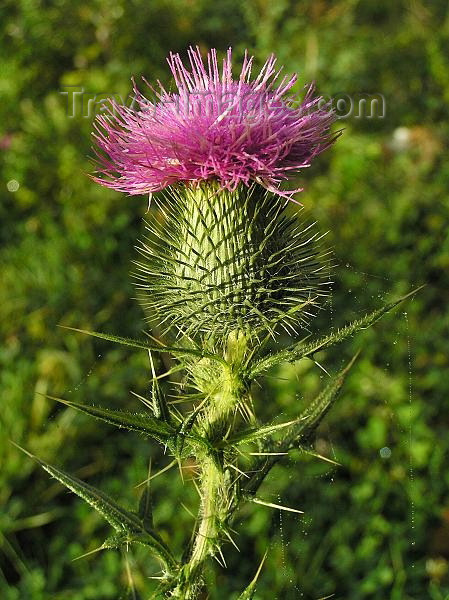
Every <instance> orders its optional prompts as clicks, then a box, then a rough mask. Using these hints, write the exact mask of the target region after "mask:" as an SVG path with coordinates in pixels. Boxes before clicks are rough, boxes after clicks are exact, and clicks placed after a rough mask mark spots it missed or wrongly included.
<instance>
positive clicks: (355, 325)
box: [248, 286, 424, 378]
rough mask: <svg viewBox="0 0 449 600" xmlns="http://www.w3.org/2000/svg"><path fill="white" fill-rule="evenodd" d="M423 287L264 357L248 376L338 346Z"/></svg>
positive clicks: (254, 375) (253, 375) (251, 376)
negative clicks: (329, 331)
mask: <svg viewBox="0 0 449 600" xmlns="http://www.w3.org/2000/svg"><path fill="white" fill-rule="evenodd" d="M423 287H424V286H420V287H419V288H416V289H415V290H412V291H411V292H409V293H408V294H406V295H405V296H402V297H401V298H398V299H397V300H394V301H393V302H389V303H388V304H385V305H384V306H382V307H381V308H378V309H377V310H375V311H373V312H371V313H368V314H366V315H365V316H364V317H362V318H361V319H356V320H355V321H352V322H351V323H349V324H348V325H345V326H344V327H342V328H341V329H339V330H338V331H336V332H334V333H330V334H329V335H326V336H324V337H321V338H318V339H316V340H313V341H312V342H309V343H307V344H304V343H299V344H293V345H292V346H289V347H287V348H284V350H280V351H279V352H276V353H274V354H271V355H269V356H266V357H265V358H263V359H261V360H259V361H258V362H256V363H255V364H254V365H253V367H252V368H250V370H249V373H248V376H249V377H250V378H254V377H256V376H257V375H260V374H261V373H263V372H264V371H266V370H267V369H270V368H271V367H274V366H275V365H278V364H281V363H283V362H294V361H297V360H300V359H302V358H308V357H311V356H313V355H314V354H316V353H317V352H319V351H321V350H325V349H326V348H329V347H330V346H333V345H334V344H338V343H340V342H342V341H343V340H345V339H346V338H348V337H351V336H352V335H354V333H356V332H357V331H360V330H362V329H368V327H370V326H371V325H373V324H374V323H375V322H376V321H378V320H379V319H380V318H381V317H383V315H385V314H386V313H387V312H389V311H390V310H392V309H393V308H395V307H396V306H398V304H400V303H401V302H404V300H407V298H410V297H411V296H413V295H415V294H416V293H417V292H418V291H419V290H421V289H422V288H423Z"/></svg>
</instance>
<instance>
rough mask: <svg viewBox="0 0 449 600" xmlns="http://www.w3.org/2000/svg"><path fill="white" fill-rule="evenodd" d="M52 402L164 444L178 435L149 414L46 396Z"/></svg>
mask: <svg viewBox="0 0 449 600" xmlns="http://www.w3.org/2000/svg"><path fill="white" fill-rule="evenodd" d="M46 397H47V398H49V399H50V400H55V401H56V402H60V403H61V404H65V406H69V407H70V408H74V409H75V410H78V411H80V412H83V413H85V414H87V415H90V416H91V417H95V418H96V419H100V420H101V421H105V422H106V423H109V424H110V425H115V426H116V427H120V428H124V429H128V430H130V431H137V432H139V433H143V434H145V435H147V436H148V437H152V438H154V439H156V440H157V441H158V442H161V443H162V444H165V443H168V441H169V440H170V438H172V437H173V436H174V435H175V434H176V429H175V428H174V427H172V426H171V425H169V424H168V423H166V422H165V421H161V420H159V419H156V418H155V417H152V416H151V415H149V414H148V413H134V412H130V411H126V410H112V409H110V408H103V407H101V406H92V405H89V404H80V403H79V402H72V401H71V400H64V399H63V398H57V397H55V396H48V395H47V396H46Z"/></svg>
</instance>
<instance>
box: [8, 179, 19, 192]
mask: <svg viewBox="0 0 449 600" xmlns="http://www.w3.org/2000/svg"><path fill="white" fill-rule="evenodd" d="M6 187H7V189H8V192H17V190H18V189H19V187H20V183H19V182H18V181H17V179H11V180H10V181H8V183H7V184H6Z"/></svg>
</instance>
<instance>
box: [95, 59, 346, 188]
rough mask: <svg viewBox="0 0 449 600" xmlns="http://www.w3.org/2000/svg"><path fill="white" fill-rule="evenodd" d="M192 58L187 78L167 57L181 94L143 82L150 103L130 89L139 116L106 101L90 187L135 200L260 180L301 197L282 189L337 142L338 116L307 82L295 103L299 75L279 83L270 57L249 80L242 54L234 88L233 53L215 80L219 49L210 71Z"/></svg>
mask: <svg viewBox="0 0 449 600" xmlns="http://www.w3.org/2000/svg"><path fill="white" fill-rule="evenodd" d="M188 56H189V60H190V67H191V70H190V71H189V70H187V69H186V67H185V66H184V64H183V63H182V61H181V58H180V56H179V55H178V54H172V53H171V54H170V56H169V58H168V59H167V60H168V64H169V66H170V69H171V72H172V74H173V77H174V80H175V83H176V86H177V93H171V92H168V91H166V90H165V89H164V87H163V86H162V84H161V83H160V82H159V81H158V85H159V90H155V89H154V88H153V87H152V86H151V85H150V84H148V82H146V81H145V83H147V85H148V87H149V88H150V90H151V91H152V92H153V93H154V94H155V96H156V101H154V102H151V101H150V100H148V99H147V98H146V97H145V96H144V95H143V94H142V93H141V92H139V91H138V90H137V88H136V86H135V84H134V91H135V94H136V95H135V99H136V101H137V104H138V110H135V109H133V108H130V107H126V106H122V105H119V104H118V103H117V102H115V101H114V100H111V101H110V105H109V107H108V111H107V113H106V114H104V115H102V116H98V117H97V119H96V123H95V130H96V131H95V133H94V138H95V140H96V143H97V146H98V149H97V157H98V169H97V172H96V173H97V176H96V177H94V179H95V181H97V182H98V183H100V184H102V185H105V186H107V187H110V188H113V189H116V190H119V191H122V192H126V193H128V194H131V195H135V194H144V193H150V194H151V193H152V192H156V191H159V190H162V189H163V188H165V187H167V186H168V185H171V184H174V183H177V182H184V183H186V184H187V183H190V184H195V183H198V182H201V181H206V180H216V181H218V183H219V185H220V186H221V187H222V188H227V189H228V190H234V189H235V188H236V187H237V186H238V185H239V184H241V183H243V184H245V185H249V184H250V183H251V182H252V181H257V182H258V183H260V184H261V185H263V186H265V187H266V188H267V189H269V190H271V191H275V192H277V193H278V194H280V195H283V196H286V197H288V198H291V196H292V194H294V193H295V192H298V191H301V190H291V191H288V192H285V191H284V192H283V191H280V190H279V185H280V183H281V182H282V181H283V180H286V179H288V178H289V177H290V176H291V175H293V174H294V173H295V172H297V171H298V170H300V169H302V168H304V167H308V166H309V165H310V163H311V160H312V159H313V158H314V157H315V156H317V155H318V154H320V153H321V152H323V151H324V150H326V149H327V148H328V147H329V146H330V145H331V144H332V143H333V142H334V141H335V139H336V137H337V136H338V132H337V133H331V132H330V127H331V125H332V123H333V122H334V120H335V114H334V112H333V111H332V110H331V108H330V106H329V104H326V105H324V106H321V107H320V104H322V103H323V100H322V98H321V97H319V96H314V86H313V84H312V85H309V86H306V87H307V91H306V94H305V97H304V99H303V100H302V102H300V103H299V105H298V102H297V101H295V99H294V98H292V97H288V96H287V93H288V92H289V91H290V90H291V88H292V87H293V85H294V84H295V83H296V81H297V77H296V75H292V76H285V77H284V78H283V79H282V80H281V81H278V79H279V75H280V71H281V70H280V69H279V70H276V69H275V63H276V58H275V57H274V56H273V55H272V56H270V57H269V58H268V59H267V61H266V63H265V65H264V66H263V67H262V70H261V71H260V73H259V74H258V76H257V77H256V78H255V79H253V80H252V81H251V79H250V77H251V68H252V62H253V57H248V55H247V53H245V58H244V61H243V65H242V69H241V73H240V76H239V78H238V80H233V78H232V51H231V49H229V50H228V52H227V56H226V58H225V59H224V60H223V66H222V70H221V72H220V69H219V67H218V61H217V53H216V50H211V51H210V52H209V53H208V55H207V65H206V64H205V63H204V62H203V59H202V57H201V54H200V50H199V48H198V47H197V48H196V49H194V48H192V47H191V48H190V49H189V50H188ZM295 102H296V104H297V105H296V106H295Z"/></svg>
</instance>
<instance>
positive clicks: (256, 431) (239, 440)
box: [221, 419, 300, 447]
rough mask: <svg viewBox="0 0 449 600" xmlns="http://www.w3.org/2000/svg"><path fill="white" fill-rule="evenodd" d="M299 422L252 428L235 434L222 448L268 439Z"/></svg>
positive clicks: (295, 420) (297, 420)
mask: <svg viewBox="0 0 449 600" xmlns="http://www.w3.org/2000/svg"><path fill="white" fill-rule="evenodd" d="M299 420H300V419H294V420H293V421H288V422H286V423H278V424H275V425H265V426H263V427H252V428H251V429H245V430H244V431H240V432H239V433H236V434H234V435H233V436H232V437H230V438H228V439H227V440H225V441H224V442H222V444H221V446H225V447H229V446H239V445H240V444H245V443H250V442H256V441H258V440H262V439H264V438H266V437H268V436H269V435H271V434H273V433H276V432H277V431H279V430H281V429H285V428H286V427H291V426H293V425H296V424H297V423H298V422H299Z"/></svg>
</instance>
